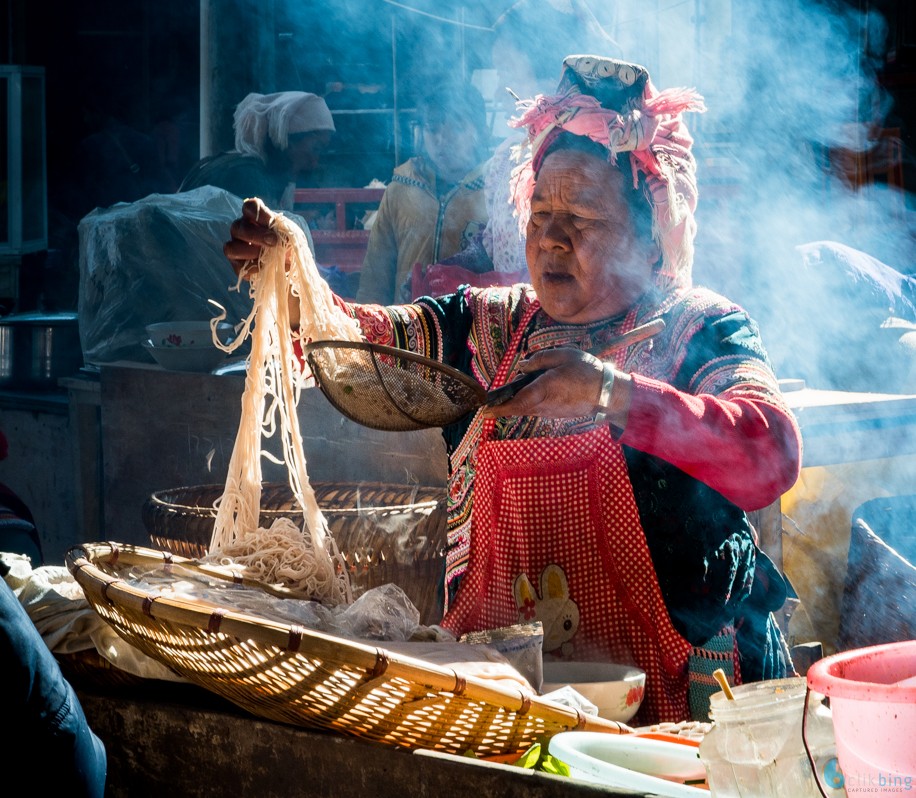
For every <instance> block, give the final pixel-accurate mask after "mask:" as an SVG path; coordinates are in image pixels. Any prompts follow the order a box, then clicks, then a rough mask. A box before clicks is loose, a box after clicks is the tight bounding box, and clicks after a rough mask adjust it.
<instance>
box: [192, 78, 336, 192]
mask: <svg viewBox="0 0 916 798" xmlns="http://www.w3.org/2000/svg"><path fill="white" fill-rule="evenodd" d="M233 120H234V121H233V128H234V130H235V149H234V150H232V151H230V152H225V153H221V154H219V155H216V156H211V157H208V158H204V159H203V160H201V161H200V162H199V163H197V164H196V165H195V166H194V167H193V168H192V169H191V171H190V172H189V173H188V175H187V176H186V177H185V179H184V180H183V181H182V184H181V187H180V188H179V191H190V190H192V189H195V188H199V187H200V186H204V185H212V186H217V187H219V188H224V189H226V190H227V191H231V192H232V193H233V194H235V195H237V196H239V197H242V198H243V199H244V198H246V197H260V198H261V199H262V200H264V202H265V203H267V204H268V205H271V206H272V207H275V208H278V209H281V210H291V209H292V204H293V190H294V189H295V186H296V184H297V183H301V182H304V181H307V180H308V178H309V176H310V175H311V174H312V173H314V172H315V170H316V169H317V168H318V166H319V164H320V159H321V155H322V154H323V152H324V150H325V149H326V148H327V146H328V143H329V142H330V139H331V136H332V135H333V134H334V133H335V127H334V118H333V116H332V115H331V111H330V109H329V108H328V106H327V104H326V103H325V101H324V100H323V99H322V98H321V97H319V96H318V95H317V94H312V93H310V92H305V91H283V92H276V93H274V94H258V93H256V92H253V93H251V94H249V95H247V96H246V97H245V98H244V99H243V100H242V101H241V102H240V103H239V104H238V105H237V106H236V109H235V113H234V115H233Z"/></svg>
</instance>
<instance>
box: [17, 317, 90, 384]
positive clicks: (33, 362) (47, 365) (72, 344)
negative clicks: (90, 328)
mask: <svg viewBox="0 0 916 798" xmlns="http://www.w3.org/2000/svg"><path fill="white" fill-rule="evenodd" d="M82 365H83V351H82V347H81V346H80V337H79V325H78V322H77V315H76V313H72V312H64V313H41V312H33V313H14V314H10V315H9V316H4V317H2V318H0V385H2V386H3V387H13V388H56V387H57V380H58V379H59V378H60V377H66V376H69V375H70V374H74V373H75V372H77V371H79V369H80V368H81V367H82Z"/></svg>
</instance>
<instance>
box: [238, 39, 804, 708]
mask: <svg viewBox="0 0 916 798" xmlns="http://www.w3.org/2000/svg"><path fill="white" fill-rule="evenodd" d="M701 109H702V100H701V98H699V97H698V96H697V95H695V94H694V93H693V92H690V91H687V90H677V91H664V92H658V91H657V90H656V89H655V87H654V86H653V85H652V83H651V81H650V80H649V77H648V74H647V73H646V71H645V70H644V69H643V68H642V67H639V66H637V65H634V64H627V63H624V62H619V61H613V60H609V59H601V58H597V57H581V56H580V57H569V58H567V59H566V60H565V62H564V73H563V78H562V80H561V83H560V87H559V89H558V93H557V94H556V95H555V96H550V97H543V96H540V97H538V98H536V100H534V101H533V102H532V103H530V104H528V106H527V109H526V110H525V112H524V114H523V116H522V117H521V119H520V120H519V122H518V124H520V125H523V126H525V127H526V128H527V129H528V132H529V136H530V153H529V157H528V158H527V159H526V160H525V162H524V163H522V164H520V166H519V168H518V170H517V171H516V173H515V176H514V184H513V188H514V192H515V197H516V202H517V205H518V207H519V209H520V213H521V216H522V219H523V220H526V222H525V223H526V224H527V238H526V252H527V260H528V268H529V270H530V273H531V280H532V285H530V286H529V285H516V286H513V287H509V288H487V289H473V288H464V289H463V290H459V291H458V292H456V293H454V294H451V295H448V296H443V297H439V298H435V299H434V298H423V299H420V300H418V301H416V302H415V303H414V304H411V305H406V306H393V307H379V306H368V305H346V306H345V307H346V308H347V310H348V312H349V313H350V314H351V315H352V316H353V317H355V318H356V319H358V320H359V322H360V324H361V328H362V330H363V333H364V335H365V336H366V338H367V339H369V340H371V341H374V342H377V343H384V344H389V345H396V346H400V347H403V348H410V349H411V350H414V351H417V352H420V353H423V354H426V355H429V356H433V357H437V358H438V359H440V360H442V361H444V362H446V363H448V364H450V365H452V366H455V367H458V368H460V369H462V370H463V371H465V372H466V373H468V374H470V375H472V376H473V377H474V378H475V379H477V380H478V381H479V382H480V383H481V384H482V385H484V386H486V387H488V388H491V387H494V386H499V385H502V384H504V383H506V382H508V381H510V380H512V379H513V378H515V377H517V376H518V375H519V373H521V372H531V371H538V370H544V372H543V374H541V376H539V377H537V378H536V379H535V380H534V381H533V382H531V383H530V385H528V386H527V387H526V388H524V389H523V390H521V391H520V392H519V393H517V394H516V396H515V397H514V398H513V399H511V400H510V401H508V402H506V403H505V404H502V405H499V406H495V407H489V408H485V409H484V410H482V411H480V412H478V413H477V414H476V415H474V416H473V417H472V418H468V419H465V420H463V421H462V422H460V423H458V424H455V425H453V426H452V427H449V428H446V429H445V430H444V435H445V438H446V441H447V444H448V450H449V456H450V469H449V474H450V476H449V531H448V534H449V547H448V552H447V567H446V576H445V580H446V588H447V590H446V609H445V615H444V618H443V620H442V624H443V626H445V627H447V628H448V629H450V630H452V631H454V632H455V633H456V634H461V633H464V632H468V631H471V630H477V629H487V628H495V627H500V626H505V625H507V624H512V623H516V622H519V621H525V620H535V619H539V620H541V621H542V622H543V623H544V648H545V652H546V655H547V656H556V657H564V658H569V659H579V660H581V659H593V660H597V659H604V660H611V661H618V662H621V661H626V662H632V663H635V664H636V665H638V666H639V667H641V668H642V669H644V670H645V671H646V673H647V681H646V698H645V700H644V703H643V706H642V708H641V710H640V715H638V716H637V720H639V721H642V722H645V723H650V722H656V721H659V720H669V721H677V720H684V719H687V718H689V717H694V718H701V717H704V716H705V714H706V712H707V710H708V696H709V694H710V693H711V692H714V691H715V690H716V689H718V688H716V687H715V682H714V680H713V679H711V677H710V674H711V673H712V671H713V670H715V669H716V668H718V667H722V668H724V669H725V670H726V673H727V674H728V675H729V677H730V678H731V679H732V680H733V681H734V682H742V681H752V680H757V679H762V678H776V677H781V676H784V675H786V673H787V672H791V664H790V663H789V661H788V658H787V656H786V654H785V648H784V645H783V644H782V642H781V638H780V635H779V632H778V630H777V628H776V626H775V624H774V623H773V620H772V616H771V615H770V612H771V610H773V609H776V608H778V607H779V606H780V605H781V604H782V602H783V600H784V598H785V592H784V583H783V582H782V580H781V578H780V576H779V574H778V573H777V572H776V571H775V569H774V568H773V566H772V564H771V563H769V561H768V560H767V558H766V557H765V556H764V555H763V554H762V553H761V552H760V551H759V550H758V548H757V545H756V542H755V539H756V536H755V532H754V530H753V529H752V528H751V526H750V524H749V522H748V518H747V515H746V513H747V511H750V510H755V509H758V508H762V507H765V506H766V505H768V504H770V503H771V502H773V501H774V500H775V499H777V498H778V497H779V496H780V495H781V494H782V493H783V492H784V491H785V490H787V489H788V488H789V487H791V485H792V484H793V483H794V481H795V479H796V478H797V476H798V473H799V467H800V435H799V431H798V428H797V426H796V424H795V422H794V420H793V418H792V416H791V414H790V412H789V411H788V410H787V408H786V406H785V404H784V403H783V400H782V398H781V396H780V392H779V389H778V386H777V381H776V378H775V376H774V374H773V372H772V370H771V368H770V366H769V364H768V362H767V357H766V354H765V351H764V348H763V345H762V343H761V341H760V338H759V336H758V331H757V327H756V325H755V324H754V322H753V321H752V320H751V319H750V318H748V316H747V314H746V312H745V311H744V310H742V309H741V308H740V307H738V306H736V305H735V304H733V303H731V302H729V301H728V300H726V299H724V298H723V297H721V296H718V295H716V294H714V293H712V292H711V291H708V290H706V289H702V288H695V287H692V286H691V277H690V269H691V262H692V244H693V238H694V232H695V225H694V221H693V210H694V206H695V199H696V183H695V165H694V160H693V158H692V156H691V153H690V147H691V143H692V142H691V139H690V137H689V135H688V133H687V130H686V128H685V126H684V123H683V121H682V119H681V116H682V114H683V113H684V112H685V111H690V110H695V111H698V110H701ZM259 210H260V221H259V222H257V221H256V219H255V216H256V214H257V212H258V211H259ZM269 216H270V214H269V213H267V214H265V212H264V209H263V207H261V206H259V204H257V203H254V202H253V203H250V204H249V205H248V206H247V207H246V209H245V214H244V217H243V219H241V220H239V221H237V222H236V223H235V225H234V227H233V240H232V241H230V242H228V243H227V245H226V254H227V256H228V257H229V258H230V260H232V261H233V263H234V266H235V268H236V269H237V270H240V269H241V268H242V266H243V264H245V263H246V262H248V261H250V259H251V258H253V257H257V256H258V254H259V253H260V248H261V246H262V245H263V244H264V243H265V242H268V241H269V240H270V236H271V235H272V234H271V233H269V231H268V228H267V227H266V225H265V217H267V218H269ZM656 319H661V320H663V321H664V322H665V327H664V331H663V332H662V333H661V334H660V335H658V336H656V337H654V338H652V339H649V340H643V341H641V342H637V343H633V344H632V345H627V346H620V345H618V344H616V343H615V340H616V339H617V338H618V336H620V335H621V334H623V333H626V332H628V331H630V330H633V329H634V328H635V327H637V326H640V325H643V324H645V323H647V322H650V321H652V320H656Z"/></svg>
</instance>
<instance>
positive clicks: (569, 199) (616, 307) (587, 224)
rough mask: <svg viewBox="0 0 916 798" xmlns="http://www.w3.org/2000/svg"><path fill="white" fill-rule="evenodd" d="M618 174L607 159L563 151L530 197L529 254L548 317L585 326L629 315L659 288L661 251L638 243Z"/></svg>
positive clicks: (645, 240)
mask: <svg viewBox="0 0 916 798" xmlns="http://www.w3.org/2000/svg"><path fill="white" fill-rule="evenodd" d="M626 191H632V187H631V186H630V185H628V184H627V181H626V179H625V178H624V176H623V174H621V172H620V170H619V169H618V168H617V167H616V166H613V165H612V164H610V163H608V162H607V161H605V160H604V159H602V158H599V157H597V156H596V155H592V154H589V153H585V152H579V151H575V150H557V151H556V152H553V153H551V154H550V155H548V156H547V158H546V159H545V160H544V163H543V164H542V165H541V170H540V173H539V174H538V178H537V183H536V184H535V188H534V193H533V195H532V197H531V219H530V220H529V222H528V230H527V240H526V242H525V254H526V256H527V260H528V270H529V271H530V273H531V283H532V285H533V286H534V289H535V291H536V292H537V295H538V299H540V301H541V306H542V307H543V308H544V310H545V312H546V313H547V314H548V315H550V316H551V317H552V318H554V319H556V320H557V321H561V322H566V323H571V324H584V323H586V322H592V321H600V320H601V319H607V318H611V317H613V316H616V315H619V314H620V313H623V312H624V311H626V310H627V309H628V308H630V307H631V306H632V305H633V303H634V302H635V301H636V300H637V299H639V297H640V296H642V295H643V294H644V293H645V292H646V291H647V290H648V289H649V288H650V287H651V285H652V284H653V281H654V269H655V264H656V263H657V261H658V259H659V253H658V249H657V247H656V246H655V243H654V242H653V241H652V240H651V238H649V237H648V236H646V235H640V234H639V233H638V232H637V227H636V225H635V224H634V221H633V218H632V214H631V210H630V206H629V203H628V202H627V200H626V199H625V196H626V195H625V194H624V192H626Z"/></svg>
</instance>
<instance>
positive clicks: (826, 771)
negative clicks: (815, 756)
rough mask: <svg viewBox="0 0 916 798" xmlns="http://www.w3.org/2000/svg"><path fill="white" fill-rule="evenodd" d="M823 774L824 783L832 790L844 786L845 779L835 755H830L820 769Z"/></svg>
mask: <svg viewBox="0 0 916 798" xmlns="http://www.w3.org/2000/svg"><path fill="white" fill-rule="evenodd" d="M821 773H822V774H823V776H824V785H825V786H826V787H829V788H830V789H832V790H839V789H840V788H841V787H843V786H845V784H846V779H845V778H844V777H843V771H842V770H840V763H839V762H837V758H836V757H835V756H832V757H830V759H828V760H827V761H826V762H825V763H824V767H823V769H822V770H821Z"/></svg>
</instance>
